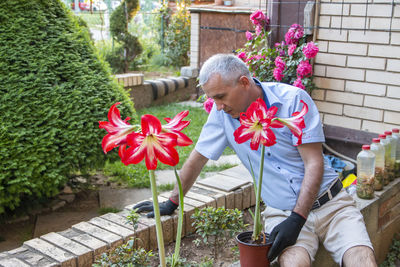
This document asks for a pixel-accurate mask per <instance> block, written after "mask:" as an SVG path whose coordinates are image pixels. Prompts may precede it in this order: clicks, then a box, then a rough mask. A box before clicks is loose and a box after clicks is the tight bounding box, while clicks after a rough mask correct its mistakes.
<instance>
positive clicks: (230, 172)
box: [219, 164, 253, 183]
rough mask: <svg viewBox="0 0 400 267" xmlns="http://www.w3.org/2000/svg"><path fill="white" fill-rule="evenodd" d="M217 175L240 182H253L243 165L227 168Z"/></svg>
mask: <svg viewBox="0 0 400 267" xmlns="http://www.w3.org/2000/svg"><path fill="white" fill-rule="evenodd" d="M219 174H222V175H226V176H229V177H231V178H237V179H240V180H245V181H249V182H251V183H252V182H253V178H252V177H251V174H250V173H249V171H248V170H247V169H246V167H245V166H244V165H243V164H240V165H238V166H236V167H233V168H229V169H226V170H223V171H220V172H219Z"/></svg>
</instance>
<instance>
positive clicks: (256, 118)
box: [233, 98, 283, 150]
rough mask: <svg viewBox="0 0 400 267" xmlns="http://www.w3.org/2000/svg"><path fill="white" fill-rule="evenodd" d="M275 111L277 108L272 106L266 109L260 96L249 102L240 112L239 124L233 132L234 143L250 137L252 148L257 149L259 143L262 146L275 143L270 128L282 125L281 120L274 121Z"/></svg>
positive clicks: (240, 142) (239, 142)
mask: <svg viewBox="0 0 400 267" xmlns="http://www.w3.org/2000/svg"><path fill="white" fill-rule="evenodd" d="M277 111H278V108H277V107H274V106H272V107H270V108H269V109H268V108H267V106H266V105H265V102H264V101H263V100H262V99H261V98H258V99H257V100H256V101H254V102H253V103H251V105H250V106H249V107H248V108H247V110H246V112H242V113H240V124H241V125H240V126H239V128H237V129H236V131H235V132H234V133H233V135H234V137H235V141H236V143H238V144H242V143H244V142H246V141H247V140H249V139H251V141H250V148H251V149H252V150H257V149H258V147H259V146H260V144H262V145H264V146H272V145H274V144H276V137H275V134H274V132H273V131H272V130H271V129H270V128H271V127H272V128H281V127H283V124H282V123H281V122H278V121H277V123H276V124H275V123H274V118H275V113H276V112H277Z"/></svg>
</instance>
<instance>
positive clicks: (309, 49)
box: [303, 42, 319, 58]
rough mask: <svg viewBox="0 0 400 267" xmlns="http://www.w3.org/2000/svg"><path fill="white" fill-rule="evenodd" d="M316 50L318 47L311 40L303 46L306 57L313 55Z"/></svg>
mask: <svg viewBox="0 0 400 267" xmlns="http://www.w3.org/2000/svg"><path fill="white" fill-rule="evenodd" d="M318 51H319V49H318V47H317V46H316V45H315V44H314V43H313V42H309V43H308V44H307V45H306V46H305V47H303V53H304V55H305V56H306V58H313V57H315V56H316V55H317V53H318Z"/></svg>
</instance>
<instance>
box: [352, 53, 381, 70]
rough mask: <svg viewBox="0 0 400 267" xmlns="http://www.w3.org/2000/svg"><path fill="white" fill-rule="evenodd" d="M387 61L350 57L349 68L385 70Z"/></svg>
mask: <svg viewBox="0 0 400 267" xmlns="http://www.w3.org/2000/svg"><path fill="white" fill-rule="evenodd" d="M385 61H386V60H385V59H384V58H373V57H359V56H348V57H347V66H348V67H353V68H360V69H363V68H364V69H376V70H384V69H385Z"/></svg>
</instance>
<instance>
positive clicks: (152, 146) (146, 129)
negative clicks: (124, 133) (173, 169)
mask: <svg viewBox="0 0 400 267" xmlns="http://www.w3.org/2000/svg"><path fill="white" fill-rule="evenodd" d="M141 125H142V132H140V133H136V132H133V133H131V134H129V135H128V137H127V139H126V140H127V145H128V146H130V147H129V148H128V149H126V146H121V149H120V156H121V160H122V162H123V163H124V164H125V165H128V164H137V163H139V162H141V161H142V160H143V158H145V162H146V167H147V169H148V170H155V169H156V168H157V159H158V160H159V161H161V162H162V163H164V164H167V165H170V166H175V165H176V164H178V162H179V155H178V152H177V151H176V150H175V148H174V147H175V146H176V145H177V135H176V134H173V133H166V132H163V131H162V126H161V122H160V121H159V120H158V119H157V118H156V117H154V116H153V115H150V114H146V115H143V116H142V119H141Z"/></svg>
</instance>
